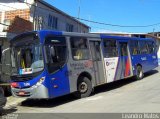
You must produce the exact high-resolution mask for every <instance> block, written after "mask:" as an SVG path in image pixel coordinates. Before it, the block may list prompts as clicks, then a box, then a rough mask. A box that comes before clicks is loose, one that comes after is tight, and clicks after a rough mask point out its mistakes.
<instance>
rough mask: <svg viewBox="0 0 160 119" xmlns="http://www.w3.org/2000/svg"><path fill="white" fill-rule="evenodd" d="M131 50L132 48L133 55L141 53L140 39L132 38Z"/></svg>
mask: <svg viewBox="0 0 160 119" xmlns="http://www.w3.org/2000/svg"><path fill="white" fill-rule="evenodd" d="M130 50H131V55H138V54H139V52H140V51H139V45H138V41H136V40H131V41H130Z"/></svg>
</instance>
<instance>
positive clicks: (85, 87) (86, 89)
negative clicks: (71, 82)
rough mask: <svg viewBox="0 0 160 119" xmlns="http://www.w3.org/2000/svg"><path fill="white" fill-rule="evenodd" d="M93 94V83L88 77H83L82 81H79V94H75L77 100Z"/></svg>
mask: <svg viewBox="0 0 160 119" xmlns="http://www.w3.org/2000/svg"><path fill="white" fill-rule="evenodd" d="M91 93H92V82H91V81H90V80H89V78H87V77H81V78H80V80H78V84H77V92H76V93H75V96H76V97H77V98H85V97H88V96H90V95H91Z"/></svg>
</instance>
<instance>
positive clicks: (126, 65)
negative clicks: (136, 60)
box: [119, 41, 133, 79]
mask: <svg viewBox="0 0 160 119" xmlns="http://www.w3.org/2000/svg"><path fill="white" fill-rule="evenodd" d="M119 49H120V50H119V52H120V63H121V64H120V66H121V67H120V68H121V73H120V79H123V78H125V77H129V76H131V75H132V74H133V73H132V65H131V64H132V63H131V56H130V52H129V47H128V42H121V41H120V42H119Z"/></svg>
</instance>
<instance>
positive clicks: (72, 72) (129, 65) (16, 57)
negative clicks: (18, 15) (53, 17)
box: [11, 30, 158, 99]
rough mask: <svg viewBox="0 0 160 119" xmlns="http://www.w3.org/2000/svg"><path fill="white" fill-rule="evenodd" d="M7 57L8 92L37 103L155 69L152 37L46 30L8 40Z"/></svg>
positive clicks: (81, 93) (86, 92) (138, 76)
mask: <svg viewBox="0 0 160 119" xmlns="http://www.w3.org/2000/svg"><path fill="white" fill-rule="evenodd" d="M11 59H12V76H11V80H12V82H11V88H12V94H13V95H14V96H16V97H28V98H36V99H41V98H46V99H47V98H55V97H59V96H62V95H66V94H70V93H74V94H75V95H76V96H77V97H79V98H83V97H87V96H89V95H90V94H91V93H92V91H93V89H94V87H96V86H98V85H102V84H105V83H110V82H114V81H117V80H120V79H125V78H128V77H133V76H134V77H135V78H134V79H135V80H136V79H142V78H143V76H144V73H145V72H148V71H150V70H152V69H154V68H156V67H157V66H158V60H157V50H156V43H155V40H154V39H151V38H132V37H120V36H108V35H105V34H89V33H88V34H87V33H69V32H57V31H47V30H41V31H34V32H27V33H23V34H20V35H18V36H16V37H15V38H14V39H12V40H11Z"/></svg>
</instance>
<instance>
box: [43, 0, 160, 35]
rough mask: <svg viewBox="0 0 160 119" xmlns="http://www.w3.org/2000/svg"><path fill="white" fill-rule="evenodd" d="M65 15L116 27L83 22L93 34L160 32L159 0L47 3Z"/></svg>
mask: <svg viewBox="0 0 160 119" xmlns="http://www.w3.org/2000/svg"><path fill="white" fill-rule="evenodd" d="M44 1H46V2H48V3H50V4H51V5H53V6H55V7H56V8H58V9H60V10H62V11H64V12H65V13H67V14H69V15H71V16H74V17H78V9H79V7H80V14H79V18H82V19H87V20H91V21H96V22H102V23H105V24H113V25H121V26H146V25H151V24H157V23H159V24H158V25H154V26H150V27H114V26H108V25H99V24H94V23H90V22H85V21H82V22H83V23H85V24H87V25H89V26H90V27H91V31H92V32H101V31H102V32H130V33H147V32H153V31H154V32H158V31H160V0H44Z"/></svg>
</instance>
